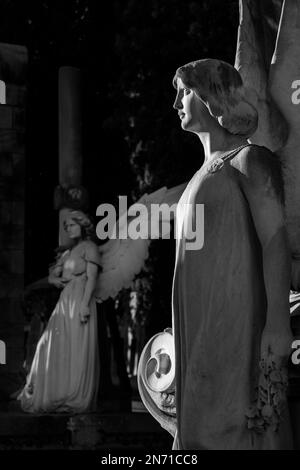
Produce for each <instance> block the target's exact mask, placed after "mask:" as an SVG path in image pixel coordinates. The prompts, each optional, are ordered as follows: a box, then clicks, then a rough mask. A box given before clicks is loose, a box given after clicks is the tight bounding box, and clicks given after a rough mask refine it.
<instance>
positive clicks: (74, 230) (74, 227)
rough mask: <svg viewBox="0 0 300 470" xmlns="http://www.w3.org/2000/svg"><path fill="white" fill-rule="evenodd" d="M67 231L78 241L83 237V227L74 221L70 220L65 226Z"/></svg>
mask: <svg viewBox="0 0 300 470" xmlns="http://www.w3.org/2000/svg"><path fill="white" fill-rule="evenodd" d="M65 229H66V232H67V234H68V236H69V237H70V238H72V239H76V238H80V237H81V227H80V225H79V224H77V223H76V222H75V221H74V220H72V219H68V220H67V221H66V224H65Z"/></svg>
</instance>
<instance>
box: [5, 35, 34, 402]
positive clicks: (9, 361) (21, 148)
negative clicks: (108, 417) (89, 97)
mask: <svg viewBox="0 0 300 470" xmlns="http://www.w3.org/2000/svg"><path fill="white" fill-rule="evenodd" d="M26 71H27V50H26V48H25V47H23V46H17V45H11V44H0V80H2V81H3V82H4V83H5V95H6V97H5V100H3V99H2V100H1V104H0V340H2V341H4V342H5V344H6V364H5V365H0V401H3V400H5V399H7V397H8V396H9V394H10V393H12V392H14V391H16V389H17V388H18V387H19V386H20V384H21V381H22V378H21V376H20V373H21V370H22V363H23V341H24V332H23V323H24V322H23V313H22V309H21V300H22V295H23V288H24V212H25V207H24V204H25V201H24V197H25V102H26ZM2 98H3V95H2ZM3 101H4V102H5V104H2V103H3Z"/></svg>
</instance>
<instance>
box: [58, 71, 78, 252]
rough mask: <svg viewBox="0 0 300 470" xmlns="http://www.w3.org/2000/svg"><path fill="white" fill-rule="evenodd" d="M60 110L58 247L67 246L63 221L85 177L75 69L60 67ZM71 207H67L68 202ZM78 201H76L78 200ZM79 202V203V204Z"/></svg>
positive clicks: (76, 72)
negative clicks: (83, 176) (73, 195)
mask: <svg viewBox="0 0 300 470" xmlns="http://www.w3.org/2000/svg"><path fill="white" fill-rule="evenodd" d="M58 82H59V83H58V95H59V96H58V109H59V111H58V112H59V184H60V187H61V188H62V190H64V191H63V192H64V196H63V197H62V200H61V201H60V204H58V206H59V209H60V212H59V244H60V245H67V244H68V237H67V236H66V233H65V231H64V229H63V220H64V218H65V216H66V212H67V211H68V209H67V208H66V207H70V205H71V206H72V194H73V193H72V191H71V193H70V197H69V198H68V192H67V191H68V189H75V190H76V189H78V188H79V187H80V184H81V176H82V125H81V123H82V112H81V77H80V70H79V69H77V68H74V67H67V66H66V67H61V68H60V69H59V76H58ZM68 199H69V200H70V202H71V204H68V201H67V200H68ZM75 200H76V198H75ZM78 202H79V200H78Z"/></svg>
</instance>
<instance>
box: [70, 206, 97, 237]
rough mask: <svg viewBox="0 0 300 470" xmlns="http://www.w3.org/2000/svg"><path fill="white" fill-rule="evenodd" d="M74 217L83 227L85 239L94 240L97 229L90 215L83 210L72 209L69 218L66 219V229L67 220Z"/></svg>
mask: <svg viewBox="0 0 300 470" xmlns="http://www.w3.org/2000/svg"><path fill="white" fill-rule="evenodd" d="M68 219H72V220H73V221H74V222H76V224H78V225H80V227H81V234H82V238H83V239H84V240H94V238H95V229H94V225H93V223H92V221H91V219H90V217H89V216H88V215H87V214H85V213H84V212H82V211H76V210H75V211H71V212H70V213H69V214H68V216H67V219H66V220H65V221H64V223H63V225H64V229H65V230H66V224H67V220H68Z"/></svg>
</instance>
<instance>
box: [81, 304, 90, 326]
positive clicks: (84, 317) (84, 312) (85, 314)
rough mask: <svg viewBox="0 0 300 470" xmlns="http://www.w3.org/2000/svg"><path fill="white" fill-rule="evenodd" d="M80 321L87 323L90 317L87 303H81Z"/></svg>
mask: <svg viewBox="0 0 300 470" xmlns="http://www.w3.org/2000/svg"><path fill="white" fill-rule="evenodd" d="M79 317H80V322H81V323H87V322H88V320H89V318H90V309H89V307H88V306H87V305H84V304H82V305H81V307H80V312H79Z"/></svg>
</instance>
